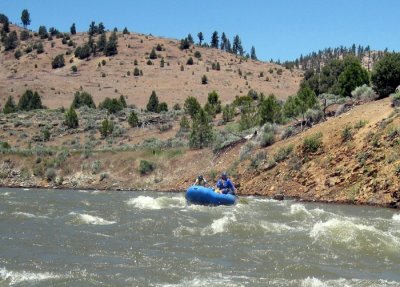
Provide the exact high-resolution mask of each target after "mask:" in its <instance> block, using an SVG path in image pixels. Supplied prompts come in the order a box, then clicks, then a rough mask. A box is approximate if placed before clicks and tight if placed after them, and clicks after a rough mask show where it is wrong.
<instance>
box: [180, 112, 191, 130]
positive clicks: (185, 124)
mask: <svg viewBox="0 0 400 287" xmlns="http://www.w3.org/2000/svg"><path fill="white" fill-rule="evenodd" d="M189 129H190V123H189V119H188V118H187V117H186V116H185V115H183V116H182V118H181V121H180V122H179V131H180V132H188V131H189Z"/></svg>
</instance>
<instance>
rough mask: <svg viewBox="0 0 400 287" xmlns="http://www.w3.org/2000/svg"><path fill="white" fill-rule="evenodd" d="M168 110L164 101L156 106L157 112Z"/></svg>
mask: <svg viewBox="0 0 400 287" xmlns="http://www.w3.org/2000/svg"><path fill="white" fill-rule="evenodd" d="M161 112H168V105H167V103H166V102H161V103H160V104H159V105H158V107H157V113H161Z"/></svg>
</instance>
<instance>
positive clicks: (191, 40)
mask: <svg viewBox="0 0 400 287" xmlns="http://www.w3.org/2000/svg"><path fill="white" fill-rule="evenodd" d="M187 39H188V41H189V43H190V44H194V40H193V37H192V34H190V33H189V34H188V36H187Z"/></svg>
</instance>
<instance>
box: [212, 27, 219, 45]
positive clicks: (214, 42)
mask: <svg viewBox="0 0 400 287" xmlns="http://www.w3.org/2000/svg"><path fill="white" fill-rule="evenodd" d="M218 44H219V37H218V32H217V31H214V32H213V33H212V36H211V44H210V46H211V48H216V49H218Z"/></svg>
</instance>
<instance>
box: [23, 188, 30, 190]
mask: <svg viewBox="0 0 400 287" xmlns="http://www.w3.org/2000/svg"><path fill="white" fill-rule="evenodd" d="M22 190H24V191H28V190H30V189H29V188H24V189H22Z"/></svg>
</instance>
